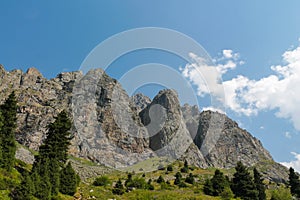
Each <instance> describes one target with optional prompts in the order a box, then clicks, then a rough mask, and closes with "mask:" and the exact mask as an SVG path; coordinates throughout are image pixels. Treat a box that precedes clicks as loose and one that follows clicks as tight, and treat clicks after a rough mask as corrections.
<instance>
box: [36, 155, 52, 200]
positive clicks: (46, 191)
mask: <svg viewBox="0 0 300 200" xmlns="http://www.w3.org/2000/svg"><path fill="white" fill-rule="evenodd" d="M31 178H32V181H33V183H34V189H35V194H34V196H35V197H36V198H38V199H43V200H50V199H51V191H52V187H51V182H50V176H49V158H41V157H40V156H35V161H34V163H33V168H32V171H31Z"/></svg>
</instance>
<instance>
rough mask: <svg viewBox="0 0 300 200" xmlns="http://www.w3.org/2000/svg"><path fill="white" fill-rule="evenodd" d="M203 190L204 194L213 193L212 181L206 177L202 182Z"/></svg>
mask: <svg viewBox="0 0 300 200" xmlns="http://www.w3.org/2000/svg"><path fill="white" fill-rule="evenodd" d="M203 192H204V193H205V194H206V195H211V196H213V195H214V189H213V186H212V182H211V180H210V179H206V181H205V183H204V187H203Z"/></svg>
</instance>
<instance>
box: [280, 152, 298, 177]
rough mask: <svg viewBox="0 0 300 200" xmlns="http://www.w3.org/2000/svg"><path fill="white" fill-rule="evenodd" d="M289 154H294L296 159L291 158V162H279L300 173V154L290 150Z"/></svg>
mask: <svg viewBox="0 0 300 200" xmlns="http://www.w3.org/2000/svg"><path fill="white" fill-rule="evenodd" d="M291 154H293V155H294V156H295V159H296V160H293V161H291V162H281V163H280V164H282V165H284V166H286V167H288V168H290V167H292V168H294V169H295V170H296V171H297V172H299V173H300V154H297V153H295V152H291Z"/></svg>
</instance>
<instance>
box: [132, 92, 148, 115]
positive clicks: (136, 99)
mask: <svg viewBox="0 0 300 200" xmlns="http://www.w3.org/2000/svg"><path fill="white" fill-rule="evenodd" d="M130 100H131V102H132V103H133V104H134V105H135V106H136V108H137V111H138V112H140V111H142V110H143V109H145V108H146V107H147V106H148V105H149V104H150V103H151V99H150V98H149V97H147V96H145V95H143V94H142V93H137V94H135V95H133V96H132V97H131V98H130Z"/></svg>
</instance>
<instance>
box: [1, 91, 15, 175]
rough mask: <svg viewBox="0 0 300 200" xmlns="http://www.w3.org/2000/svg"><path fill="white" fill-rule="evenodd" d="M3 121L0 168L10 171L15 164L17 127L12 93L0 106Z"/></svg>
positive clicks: (13, 94)
mask: <svg viewBox="0 0 300 200" xmlns="http://www.w3.org/2000/svg"><path fill="white" fill-rule="evenodd" d="M0 110H1V112H2V115H3V117H4V118H5V120H4V121H3V125H2V128H1V132H0V142H1V159H0V167H1V168H4V169H6V170H7V171H11V170H12V169H13V167H14V164H15V153H16V149H17V147H16V142H15V129H16V127H17V100H16V96H15V93H14V92H12V93H11V94H10V95H9V96H8V98H7V99H6V101H5V102H4V104H3V105H1V106H0Z"/></svg>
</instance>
